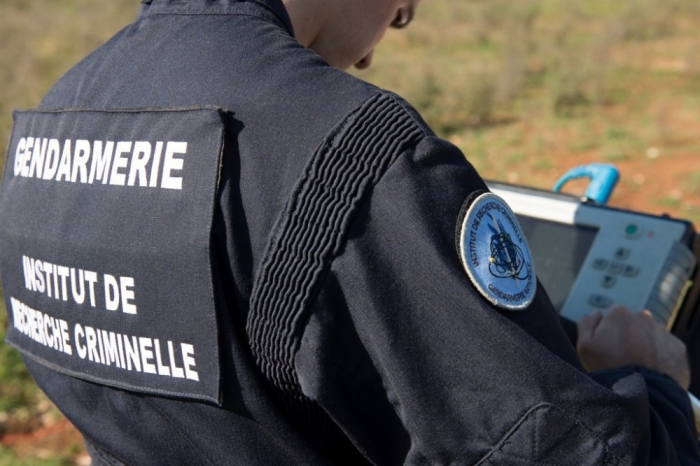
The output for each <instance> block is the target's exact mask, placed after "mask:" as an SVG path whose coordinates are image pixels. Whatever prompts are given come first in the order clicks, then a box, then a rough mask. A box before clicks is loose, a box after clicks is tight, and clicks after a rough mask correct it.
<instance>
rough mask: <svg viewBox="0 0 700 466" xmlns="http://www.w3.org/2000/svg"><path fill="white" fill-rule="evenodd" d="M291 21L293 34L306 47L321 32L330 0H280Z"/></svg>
mask: <svg viewBox="0 0 700 466" xmlns="http://www.w3.org/2000/svg"><path fill="white" fill-rule="evenodd" d="M282 3H283V4H284V7H285V8H286V9H287V14H289V19H290V20H291V21H292V27H293V28H294V36H295V37H296V39H297V40H298V41H299V43H300V44H301V45H303V46H304V47H308V46H309V45H311V43H312V42H313V41H314V39H315V38H316V37H317V36H318V34H319V33H320V32H321V29H322V27H323V21H324V17H325V13H326V10H327V8H328V3H331V2H330V0H320V1H317V0H282Z"/></svg>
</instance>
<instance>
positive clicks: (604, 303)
mask: <svg viewBox="0 0 700 466" xmlns="http://www.w3.org/2000/svg"><path fill="white" fill-rule="evenodd" d="M588 304H590V305H591V306H593V307H597V308H599V309H605V308H608V307H610V305H611V304H612V301H611V300H610V298H608V297H606V296H603V295H599V294H592V295H591V296H590V297H589V298H588Z"/></svg>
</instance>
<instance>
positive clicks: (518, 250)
mask: <svg viewBox="0 0 700 466" xmlns="http://www.w3.org/2000/svg"><path fill="white" fill-rule="evenodd" d="M458 249H459V253H460V259H461V260H462V265H463V266H464V269H465V270H466V271H467V275H469V278H470V279H471V281H472V283H473V284H474V286H475V287H476V289H477V290H479V292H480V293H481V294H482V295H483V296H484V297H485V298H486V299H487V300H489V301H490V302H491V303H493V304H494V305H496V306H498V307H500V308H503V309H508V310H511V311H519V310H524V309H526V308H527V307H528V306H529V305H530V303H532V300H533V299H534V297H535V292H536V291H537V281H536V277H535V268H534V264H533V262H532V256H531V255H530V249H529V248H528V246H527V241H526V240H525V236H524V235H523V232H522V229H521V228H520V224H518V220H517V218H516V217H515V214H514V213H513V211H512V210H510V207H508V204H506V203H505V201H503V199H501V198H500V197H498V196H496V195H495V194H493V193H485V194H482V195H480V196H479V197H477V198H476V200H474V202H472V203H471V205H470V206H469V208H468V210H467V212H466V214H465V215H464V218H463V220H462V225H461V229H460V236H459V244H458Z"/></svg>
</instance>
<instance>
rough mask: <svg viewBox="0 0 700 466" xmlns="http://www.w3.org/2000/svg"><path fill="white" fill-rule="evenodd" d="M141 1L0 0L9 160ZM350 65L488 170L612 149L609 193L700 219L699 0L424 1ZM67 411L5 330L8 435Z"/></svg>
mask: <svg viewBox="0 0 700 466" xmlns="http://www.w3.org/2000/svg"><path fill="white" fill-rule="evenodd" d="M138 6H139V2H138V0H51V1H50V2H47V1H40V0H2V1H0V41H1V42H2V44H3V51H2V53H0V140H1V141H5V142H4V143H3V144H0V150H3V152H0V163H3V162H4V157H5V153H4V149H5V147H6V144H7V142H6V141H7V140H8V139H9V133H10V130H11V125H12V116H11V110H12V109H15V108H31V107H34V106H36V105H37V104H38V103H39V101H40V99H41V96H42V95H44V94H45V93H46V91H47V90H48V89H49V87H50V86H51V85H52V84H53V83H54V82H55V81H56V80H57V79H58V78H59V77H60V76H61V75H62V74H63V73H64V72H65V71H67V70H68V69H69V68H70V67H71V66H72V65H73V64H75V63H76V62H77V61H78V60H80V59H81V58H82V57H84V56H85V55H86V54H88V53H89V52H90V51H91V50H93V49H95V48H96V47H97V46H99V45H100V44H101V43H103V42H104V41H105V40H107V39H108V38H109V37H110V36H111V35H112V34H114V33H115V32H116V31H117V30H119V29H120V28H121V27H123V26H124V25H126V24H127V23H128V22H129V21H131V20H132V19H133V18H134V16H135V14H136V12H137V9H138ZM232 40H235V38H232ZM354 73H355V74H356V75H357V76H359V77H361V78H362V79H366V80H368V81H370V82H373V83H375V84H377V85H379V86H381V87H384V88H388V89H390V90H392V91H394V92H397V93H398V94H400V95H402V96H404V97H405V98H406V99H407V100H408V101H409V102H410V103H412V104H413V105H414V106H416V108H417V109H418V110H419V111H420V112H421V114H422V115H423V116H424V118H425V119H426V121H427V122H428V123H429V124H430V125H431V127H432V128H433V129H434V130H435V132H436V133H437V134H438V135H440V136H442V137H444V138H447V139H449V140H450V141H451V142H453V143H454V144H456V145H457V146H459V147H460V148H461V149H462V151H463V152H464V153H465V155H466V156H467V158H468V159H469V160H470V162H471V163H472V164H473V165H474V166H475V167H476V168H477V169H478V170H479V171H480V172H481V173H482V175H483V176H485V177H487V178H491V179H497V180H504V181H509V182H513V183H520V184H527V185H532V186H537V187H541V188H547V189H548V188H550V187H551V186H552V185H553V183H554V181H555V180H556V179H557V177H558V176H559V175H561V174H562V173H564V172H565V171H566V170H567V169H568V168H570V167H571V166H573V165H579V164H584V163H589V162H594V161H607V162H611V163H615V164H617V165H618V166H619V167H620V168H621V170H622V177H623V179H622V182H621V184H620V186H619V187H618V190H617V191H616V193H615V195H614V196H613V199H612V202H613V204H615V205H618V206H621V207H628V208H635V209H639V210H647V211H650V212H656V213H661V212H664V211H666V212H670V213H671V214H673V215H675V216H679V217H683V218H689V219H691V220H693V221H694V222H695V223H696V225H700V200H699V198H700V157H698V152H700V139H699V138H698V134H700V2H698V1H697V0H622V1H619V2H611V1H609V0H517V1H508V0H457V1H455V0H429V1H428V0H424V1H423V2H421V4H420V5H419V8H418V14H417V16H416V19H415V21H414V23H413V24H411V26H410V27H409V28H407V29H406V30H402V31H389V32H388V34H387V36H386V38H385V40H384V41H383V42H382V44H381V45H380V46H379V47H378V48H377V50H376V53H375V57H374V64H373V66H372V68H370V70H368V71H364V72H354ZM574 189H579V188H577V187H576V186H574ZM3 305H4V304H3V303H0V307H3ZM0 315H1V316H2V317H0V337H4V329H5V327H6V322H7V318H6V316H5V312H4V308H3V309H0ZM57 417H58V414H57V412H56V410H55V408H53V407H52V406H51V404H50V403H49V402H48V401H47V400H46V398H45V396H44V395H43V394H41V393H40V392H39V391H38V390H37V389H36V388H35V387H34V384H33V382H32V381H31V379H30V378H29V376H28V375H27V373H26V370H25V369H24V366H23V364H22V362H21V358H20V356H19V354H18V353H17V352H16V351H15V350H13V349H10V348H9V347H8V346H6V345H4V344H0V440H1V439H2V436H3V434H7V433H22V432H27V431H30V430H34V429H36V428H38V427H41V426H45V425H47V424H51V423H52V422H56V421H55V420H56V419H57ZM71 448H72V450H71ZM57 454H58V453H57ZM76 454H77V452H76V451H75V449H74V447H70V448H69V450H66V451H63V452H62V453H60V454H59V455H62V456H59V458H58V459H57V460H55V461H54V462H52V463H43V462H41V461H42V460H40V459H38V458H39V457H40V456H41V455H38V456H37V454H33V453H31V452H30V453H28V454H25V453H21V454H20V453H18V452H17V450H16V449H8V448H7V447H3V446H0V466H1V465H4V464H18V462H19V461H20V459H19V458H20V457H21V458H23V459H22V460H21V461H23V462H24V463H23V464H66V462H67V461H68V462H70V461H72V459H74V458H75V455H76ZM18 455H19V456H18ZM44 457H46V455H45V452H44Z"/></svg>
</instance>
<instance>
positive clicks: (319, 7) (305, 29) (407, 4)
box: [283, 0, 418, 69]
mask: <svg viewBox="0 0 700 466" xmlns="http://www.w3.org/2000/svg"><path fill="white" fill-rule="evenodd" d="M283 2H284V5H285V7H286V8H287V11H288V13H289V17H290V18H291V20H292V26H293V27H294V33H295V35H296V37H297V40H299V42H300V43H301V44H302V45H304V46H305V47H308V48H310V49H312V50H314V51H315V52H316V53H318V54H319V55H321V57H323V58H324V59H325V60H326V61H327V62H328V63H329V64H330V65H332V66H335V67H337V68H341V69H347V68H349V67H351V66H352V65H355V66H356V67H357V68H360V69H362V68H367V67H368V66H369V65H370V63H371V61H372V54H373V52H374V47H375V46H376V45H377V44H378V43H379V41H380V40H381V39H382V37H383V36H384V33H385V32H386V30H387V28H389V27H395V28H402V27H405V26H406V25H407V24H408V23H409V22H410V21H411V19H412V18H413V13H414V11H415V9H416V6H417V4H418V0H283Z"/></svg>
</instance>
